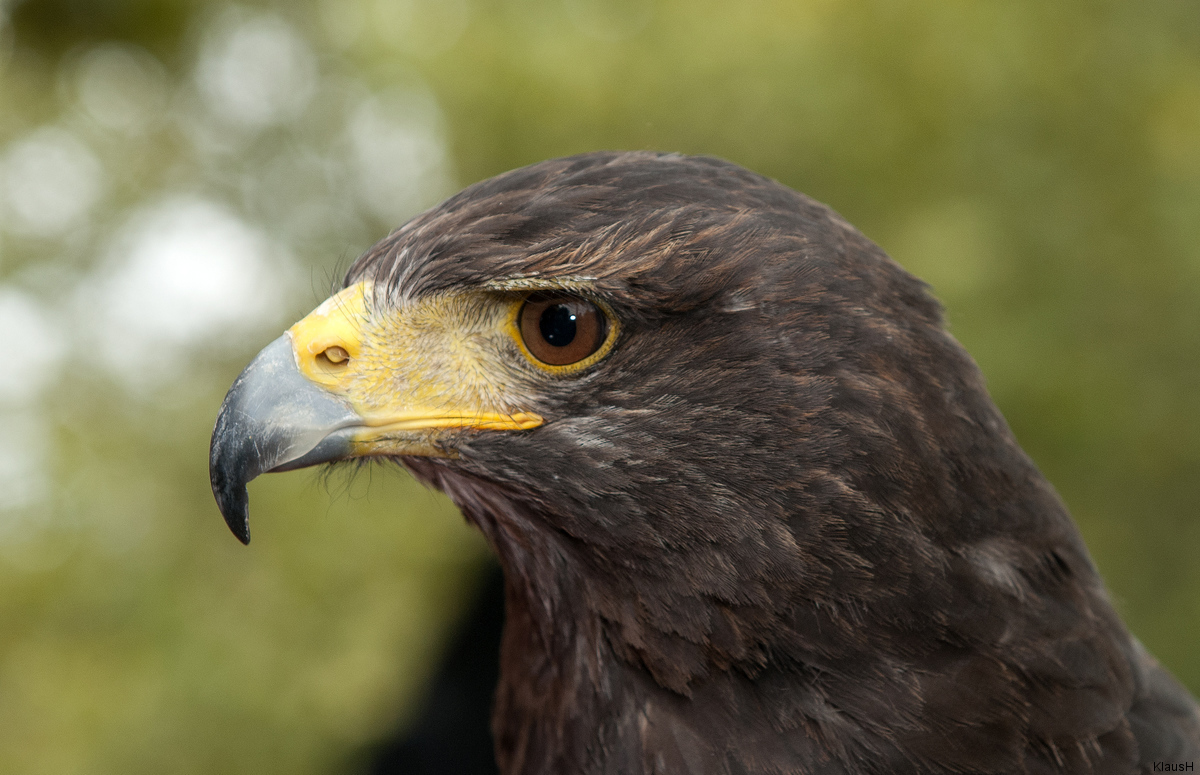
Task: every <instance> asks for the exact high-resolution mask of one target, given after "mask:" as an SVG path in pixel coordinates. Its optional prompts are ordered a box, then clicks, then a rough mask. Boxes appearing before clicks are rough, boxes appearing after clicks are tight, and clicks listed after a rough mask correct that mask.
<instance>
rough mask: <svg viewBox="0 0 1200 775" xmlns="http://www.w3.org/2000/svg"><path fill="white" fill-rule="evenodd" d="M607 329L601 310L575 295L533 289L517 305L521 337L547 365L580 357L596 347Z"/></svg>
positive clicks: (562, 362) (596, 348) (605, 319)
mask: <svg viewBox="0 0 1200 775" xmlns="http://www.w3.org/2000/svg"><path fill="white" fill-rule="evenodd" d="M607 333H608V320H607V318H605V317H604V313H603V312H601V311H600V308H599V307H597V306H596V305H595V304H592V303H591V302H590V301H587V300H585V299H581V298H579V297H578V296H565V295H550V294H542V293H535V294H533V295H532V296H530V297H529V298H528V299H526V301H525V306H523V307H522V308H521V339H522V340H523V341H524V342H525V346H526V347H528V348H529V352H530V353H532V354H533V357H535V358H537V359H538V360H539V361H541V362H542V363H545V364H548V365H550V366H569V365H570V364H572V363H578V362H579V361H582V360H583V359H584V358H586V357H588V356H589V355H591V354H592V353H594V352H596V351H597V350H599V349H600V345H602V344H604V336H605V334H607Z"/></svg>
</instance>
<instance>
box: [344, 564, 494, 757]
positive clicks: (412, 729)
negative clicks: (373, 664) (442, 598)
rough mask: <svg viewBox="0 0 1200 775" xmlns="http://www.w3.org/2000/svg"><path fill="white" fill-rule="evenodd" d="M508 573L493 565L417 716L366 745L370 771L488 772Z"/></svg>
mask: <svg viewBox="0 0 1200 775" xmlns="http://www.w3.org/2000/svg"><path fill="white" fill-rule="evenodd" d="M503 629H504V577H503V576H502V575H501V573H500V567H499V566H497V565H493V566H492V567H490V568H489V569H488V571H487V573H486V575H485V576H484V578H483V580H482V582H481V584H480V589H479V590H478V592H477V593H476V599H475V601H474V602H473V603H472V605H471V608H470V609H469V610H468V612H467V615H466V617H465V619H464V621H463V622H462V624H461V625H460V626H459V629H458V632H457V633H456V634H455V636H454V639H453V641H451V643H450V646H449V648H447V649H446V651H445V655H444V656H443V658H442V662H441V664H440V665H439V666H438V668H437V673H436V674H435V675H434V678H433V682H432V683H431V685H430V687H429V690H428V691H427V692H426V695H425V699H424V701H423V702H422V703H421V705H420V710H419V711H418V712H417V717H416V718H417V720H416V721H415V722H413V723H412V724H411V725H408V726H406V727H404V728H402V729H400V730H398V732H397V733H396V734H395V735H394V736H393V737H391V738H389V739H387V740H384V741H382V742H381V743H378V744H376V745H374V746H372V747H370V748H369V749H367V750H366V751H365V752H364V754H363V758H364V760H365V761H366V762H367V766H366V770H365V771H366V772H367V773H368V775H435V774H437V773H441V774H442V775H489V773H497V772H499V770H497V769H496V760H495V758H494V756H493V754H492V734H491V710H492V697H493V695H494V694H495V686H496V682H497V681H498V680H499V679H500V669H499V667H500V666H499V662H498V660H497V654H498V653H499V650H500V635H501V632H502V631H503Z"/></svg>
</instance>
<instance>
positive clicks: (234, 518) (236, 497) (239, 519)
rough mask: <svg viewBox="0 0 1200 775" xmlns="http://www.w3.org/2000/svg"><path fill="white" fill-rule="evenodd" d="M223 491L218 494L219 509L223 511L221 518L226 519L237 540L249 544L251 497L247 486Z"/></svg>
mask: <svg viewBox="0 0 1200 775" xmlns="http://www.w3.org/2000/svg"><path fill="white" fill-rule="evenodd" d="M213 489H214V491H215V490H216V488H213ZM222 489H223V491H221V492H216V496H217V507H218V508H220V509H221V516H222V517H224V518H225V524H226V525H228V526H229V530H230V531H231V532H232V533H233V534H234V536H236V537H237V540H239V541H241V542H242V543H243V544H249V543H250V495H249V494H248V493H247V492H246V485H244V484H243V485H241V486H240V487H229V488H222Z"/></svg>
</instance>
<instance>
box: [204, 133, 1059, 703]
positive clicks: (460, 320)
mask: <svg viewBox="0 0 1200 775" xmlns="http://www.w3.org/2000/svg"><path fill="white" fill-rule="evenodd" d="M371 456H374V457H383V458H391V459H396V460H398V461H400V462H401V463H402V464H403V465H405V466H406V467H408V468H409V469H410V470H411V471H413V472H414V473H415V474H416V475H417V476H418V477H419V478H421V479H423V480H424V481H426V482H429V483H431V484H432V485H434V486H436V487H438V488H440V489H442V490H444V491H446V492H447V493H448V494H449V495H450V496H451V498H452V499H453V500H454V501H455V502H456V503H457V504H458V505H459V506H460V507H461V508H462V509H463V511H464V513H466V515H467V517H468V518H469V519H471V520H472V521H473V522H474V523H475V524H477V525H478V526H479V527H480V528H481V529H483V531H484V532H485V534H486V535H487V536H488V538H489V540H490V541H491V542H492V544H493V546H494V547H495V548H496V550H497V552H498V554H499V555H500V558H501V561H502V563H503V564H504V565H505V568H506V572H508V573H509V574H510V575H512V576H517V577H521V578H525V579H528V580H529V581H528V583H529V584H530V585H531V588H533V589H534V590H535V592H534V593H536V594H547V593H545V592H544V590H542V591H538V590H539V589H541V588H542V587H545V586H547V585H550V584H551V583H552V582H551V581H550V578H551V577H554V578H556V579H557V582H554V583H558V584H560V585H578V586H580V588H581V589H582V590H583V591H581V592H580V591H577V593H576V594H578V595H583V596H584V597H586V598H587V599H586V601H585V602H584V603H583V604H581V606H577V607H582V608H583V609H585V610H588V611H590V613H591V614H594V615H595V616H596V617H597V618H598V619H599V620H601V621H604V622H606V623H607V625H606V626H609V627H611V629H612V630H613V632H615V633H616V635H614V636H613V640H614V642H616V643H619V644H624V645H623V646H622V648H626V649H627V651H628V653H629V654H630V655H632V656H631V658H634V657H636V658H639V659H642V661H643V662H645V663H646V664H647V666H648V667H650V669H651V671H652V672H653V673H654V675H655V677H656V678H657V679H658V680H659V682H660V683H662V684H663V685H666V686H669V687H671V688H674V689H677V690H680V691H685V690H686V687H687V685H688V682H689V681H690V680H691V678H692V677H693V676H695V675H696V674H698V673H700V672H703V671H704V670H707V669H709V668H710V667H711V666H712V665H713V664H726V665H727V664H731V663H744V664H749V665H753V664H755V663H761V662H762V661H763V660H765V659H766V656H765V655H766V654H767V653H769V652H770V651H771V650H772V648H774V646H773V645H772V644H773V643H774V642H775V640H776V639H777V638H779V637H786V638H788V639H789V640H788V642H789V643H799V642H802V641H803V642H804V643H805V644H806V645H805V646H804V648H806V649H807V653H806V657H805V658H806V660H808V661H809V662H812V661H814V660H817V661H819V660H820V659H822V658H828V659H833V658H835V656H836V655H842V656H845V655H846V653H847V650H848V646H847V644H848V643H851V642H858V641H854V638H856V637H858V638H860V640H861V636H858V635H856V633H857V632H859V631H860V629H861V624H862V622H863V621H864V619H866V618H872V619H878V620H880V621H888V622H892V623H893V624H895V623H897V622H900V624H896V625H895V626H896V627H899V628H900V629H904V628H918V627H919V626H928V627H936V628H943V629H944V628H946V627H950V626H952V625H951V624H948V623H947V622H944V621H941V622H932V621H931V622H926V623H925V624H923V625H918V624H916V623H915V619H920V618H921V617H925V618H929V617H933V616H934V613H933V612H935V611H943V610H945V607H946V605H948V604H949V603H948V601H949V599H950V597H951V594H952V593H951V592H950V591H948V589H947V587H946V585H945V581H946V578H947V577H948V575H951V574H954V573H955V572H956V570H955V569H956V568H959V567H971V563H972V562H974V560H973V559H971V557H970V556H967V555H965V554H963V552H965V551H966V549H964V547H974V546H977V545H978V544H979V543H980V542H981V541H985V540H990V539H991V538H993V537H995V538H996V540H997V543H995V545H994V547H993V548H994V551H996V552H1001V553H1002V552H1004V551H1007V547H1008V544H1007V543H1005V536H1007V535H1009V534H1013V535H1016V534H1018V533H1020V531H1025V534H1029V533H1030V531H1034V532H1037V533H1045V532H1046V530H1047V527H1046V524H1043V523H1045V522H1046V518H1045V516H1044V515H1045V514H1046V513H1047V510H1046V508H1039V509H1033V510H1031V509H1030V508H1028V506H1029V503H1030V502H1031V501H1036V502H1038V503H1041V504H1043V505H1044V504H1047V503H1048V504H1050V506H1049V510H1050V512H1051V513H1058V512H1059V511H1060V509H1059V508H1058V506H1057V505H1056V503H1057V502H1056V501H1055V499H1054V496H1053V493H1052V492H1051V491H1050V490H1049V488H1048V486H1042V485H1039V484H1038V483H1039V482H1041V481H1042V480H1041V479H1040V477H1039V476H1038V475H1037V474H1036V471H1035V470H1034V469H1033V467H1032V464H1031V463H1029V461H1028V459H1027V458H1026V457H1025V456H1024V455H1023V454H1022V453H1021V452H1020V450H1019V448H1018V447H1017V446H1016V444H1015V442H1014V441H1013V440H1012V436H1011V434H1010V433H1009V431H1008V429H1007V426H1006V425H1005V424H1004V421H1003V419H1002V418H1001V417H1000V415H999V413H998V412H997V411H996V409H995V407H994V406H993V405H992V403H991V401H990V399H989V398H988V397H987V394H986V391H985V390H984V387H983V380H982V377H981V376H980V374H979V372H978V369H977V368H976V367H975V366H974V364H973V363H972V362H971V360H970V358H969V357H968V356H967V355H966V354H965V352H964V351H963V350H962V349H961V347H959V345H958V344H957V343H956V342H955V341H954V340H953V339H952V338H951V337H950V336H949V334H947V333H946V332H945V330H944V329H943V327H942V324H941V313H940V308H939V306H938V304H937V302H936V301H935V300H934V299H933V298H932V296H931V295H930V294H929V293H928V292H927V289H926V287H925V286H924V285H923V284H922V283H921V282H920V281H918V280H916V279H915V278H913V277H912V276H910V275H909V274H907V273H906V272H904V271H903V270H902V269H901V268H900V267H899V266H898V265H896V264H895V263H893V262H892V261H891V260H890V259H888V258H887V256H886V255H884V254H883V252H882V251H881V250H879V248H877V247H876V246H875V245H874V244H873V243H871V242H870V241H869V240H867V239H866V238H865V237H863V236H862V235H861V234H860V233H859V232H857V231H856V230H855V229H853V228H852V227H851V226H849V225H848V224H847V223H846V222H845V221H843V220H842V219H841V218H839V217H838V216H837V215H836V214H834V213H833V212H832V211H831V210H829V209H828V208H826V207H824V206H823V205H820V204H818V203H816V202H814V201H812V200H810V199H808V198H806V197H804V196H802V195H800V194H797V193H796V192H794V191H792V190H790V189H788V188H786V187H784V186H782V185H780V184H778V183H775V182H773V181H770V180H768V179H766V178H763V177H761V176H759V175H756V174H754V173H751V172H748V171H746V170H744V169H742V168H740V167H738V166H736V165H733V164H730V163H727V162H722V161H719V160H715V159H707V158H695V157H683V156H677V155H663V154H652V153H597V154H588V155H583V156H578V157H571V158H567V159H561V160H555V161H549V162H543V163H541V164H536V165H533V166H531V167H526V168H523V169H520V170H516V171H513V172H510V173H507V174H504V175H501V176H499V177H496V178H493V179H491V180H487V181H484V182H482V183H479V184H476V185H474V186H471V187H470V188H467V189H466V190H464V191H463V192H461V193H459V194H458V195H456V196H454V197H452V198H451V199H449V200H447V201H446V202H444V203H443V204H441V205H439V206H438V207H435V208H434V209H432V210H430V211H428V212H426V213H424V214H423V215H420V216H418V217H417V218H415V219H413V220H412V221H410V222H408V223H407V224H405V225H404V226H402V227H401V228H399V229H397V230H396V231H395V232H393V233H392V234H391V235H389V236H388V237H387V238H385V239H384V240H382V241H381V242H380V243H379V244H377V245H376V246H375V247H373V248H372V249H371V250H370V251H368V252H367V253H366V254H365V255H364V256H363V257H361V258H360V259H359V260H358V261H357V262H356V263H355V264H354V265H353V266H352V267H351V269H350V270H349V272H348V274H347V277H346V279H345V287H344V289H343V290H341V291H340V292H339V293H337V294H336V295H334V296H333V297H332V298H330V299H328V300H327V301H326V302H324V303H323V304H321V305H320V306H319V307H318V308H317V309H316V310H315V311H314V312H313V313H312V314H310V315H309V316H307V317H306V318H304V319H303V320H301V321H300V322H298V323H296V324H295V325H294V326H293V327H292V328H291V329H289V330H288V331H287V333H286V334H285V335H284V336H282V337H280V338H279V339H277V340H276V341H275V342H273V343H272V344H270V345H269V346H268V347H267V348H266V349H264V350H263V351H262V353H261V354H260V355H259V356H258V357H257V358H256V359H255V360H254V361H253V362H252V363H251V364H250V366H249V367H247V369H246V370H245V372H244V373H243V374H242V375H241V376H240V377H239V378H238V380H237V382H236V383H235V385H234V387H233V388H232V389H231V391H230V393H229V395H228V396H227V397H226V400H225V403H224V405H223V406H222V408H221V412H220V416H219V419H218V421H217V424H216V429H215V431H214V434H213V440H212V448H211V461H210V462H211V473H212V485H213V492H214V493H215V495H216V498H217V502H218V504H219V505H220V508H221V510H222V512H223V514H224V516H225V518H226V521H227V522H228V524H229V526H230V527H231V528H232V530H233V532H234V533H235V534H236V535H237V536H238V538H240V539H241V540H242V541H248V540H249V527H248V501H247V496H246V483H247V482H248V481H249V480H250V479H252V478H254V477H255V476H256V475H258V474H260V473H263V472H269V471H282V470H289V469H293V468H299V467H303V466H309V465H314V464H317V463H323V462H329V461H335V460H342V459H346V458H354V457H371ZM1031 513H1037V514H1041V515H1043V516H1042V517H1039V520H1041V522H1039V524H1037V525H1033V524H1032V523H1031V522H1030V520H1031V518H1030V517H1028V516H1027V515H1028V514H1031ZM1062 519H1065V516H1064V517H1062ZM1056 520H1059V518H1057V517H1055V518H1053V519H1050V521H1049V524H1051V527H1054V526H1055V525H1058V527H1061V525H1059V524H1058V521H1056ZM1059 521H1061V520H1059ZM1063 530H1067V532H1063V531H1062V530H1059V529H1058V528H1057V527H1056V528H1054V531H1052V532H1058V533H1062V535H1066V536H1068V537H1069V536H1070V535H1071V533H1070V531H1069V529H1067V528H1063ZM1021 540H1022V541H1024V540H1025V539H1024V538H1022V539H1021ZM1067 543H1068V544H1070V543H1071V541H1070V540H1068V541H1067ZM960 550H962V551H960ZM1080 551H1082V550H1081V549H1080ZM534 593H531V594H534ZM986 599H987V597H986V596H983V597H982V598H980V600H982V601H986ZM798 601H804V604H805V608H804V610H805V611H807V612H808V613H807V614H806V616H809V617H810V618H811V617H817V618H819V619H821V621H819V622H815V624H814V623H813V622H810V623H809V624H813V626H812V627H809V628H808V631H807V634H806V635H804V636H803V637H800V636H799V635H797V634H796V632H795V628H796V627H800V626H801V625H800V624H797V610H798V609H797V602H798ZM985 604H986V603H985V602H981V603H980V604H979V605H985ZM967 608H968V609H969V608H970V606H967ZM962 613H963V614H964V615H965V614H966V611H965V610H964V611H963V612H962ZM801 618H803V617H801ZM818 632H819V633H820V635H819V636H818V635H816V634H814V633H818ZM781 633H782V634H781ZM789 633H791V634H790V635H789ZM806 638H807V641H806V640H805V639H806ZM860 645H863V644H861V643H860ZM863 647H865V645H864V646H863ZM898 647H902V646H898ZM638 655H640V656H638ZM647 655H658V656H657V657H653V656H647Z"/></svg>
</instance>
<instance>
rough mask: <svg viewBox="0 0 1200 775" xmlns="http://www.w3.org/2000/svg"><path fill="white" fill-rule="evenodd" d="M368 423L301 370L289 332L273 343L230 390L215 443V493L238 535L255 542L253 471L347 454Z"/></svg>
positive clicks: (212, 472)
mask: <svg viewBox="0 0 1200 775" xmlns="http://www.w3.org/2000/svg"><path fill="white" fill-rule="evenodd" d="M361 424H362V419H361V418H360V417H359V415H358V414H357V413H356V412H355V411H354V410H353V409H351V408H350V406H349V405H348V404H347V403H346V402H345V401H344V400H342V399H341V398H339V397H338V396H335V395H333V394H332V393H330V392H328V391H326V390H324V389H322V388H321V387H320V386H318V385H316V384H314V383H313V382H311V381H309V380H308V379H305V377H304V376H303V375H302V374H301V373H300V370H299V369H298V368H297V365H296V357H295V354H294V353H293V351H292V342H291V339H290V337H289V336H288V335H287V334H284V335H283V336H281V337H279V338H278V339H276V340H275V341H274V342H271V344H269V345H267V346H266V347H265V348H264V349H263V351H262V352H260V353H259V354H258V355H257V356H256V357H255V358H254V360H253V361H251V362H250V365H249V366H247V367H246V369H245V370H244V371H243V372H242V373H241V375H239V376H238V378H237V381H235V382H234V383H233V387H232V388H230V389H229V393H228V394H226V396H225V400H224V402H222V404H221V411H220V413H219V414H218V415H217V424H216V427H214V428H213V435H212V443H211V445H210V447H209V454H208V473H209V478H210V480H211V481H212V491H213V495H214V496H216V499H217V507H218V508H220V509H221V515H222V516H224V517H225V523H226V524H227V525H229V529H230V530H232V531H233V534H234V535H235V536H237V537H238V540H240V541H241V542H242V543H244V544H248V543H250V496H249V495H248V494H247V492H246V484H247V483H248V482H249V481H250V480H251V479H253V478H254V477H256V476H258V475H259V474H262V473H267V472H271V471H290V470H292V469H294V468H304V467H305V466H312V465H316V464H318V463H325V462H328V461H331V460H337V459H340V458H343V457H346V456H347V455H348V454H349V452H350V439H351V436H352V435H353V432H354V428H355V427H356V426H361Z"/></svg>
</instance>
